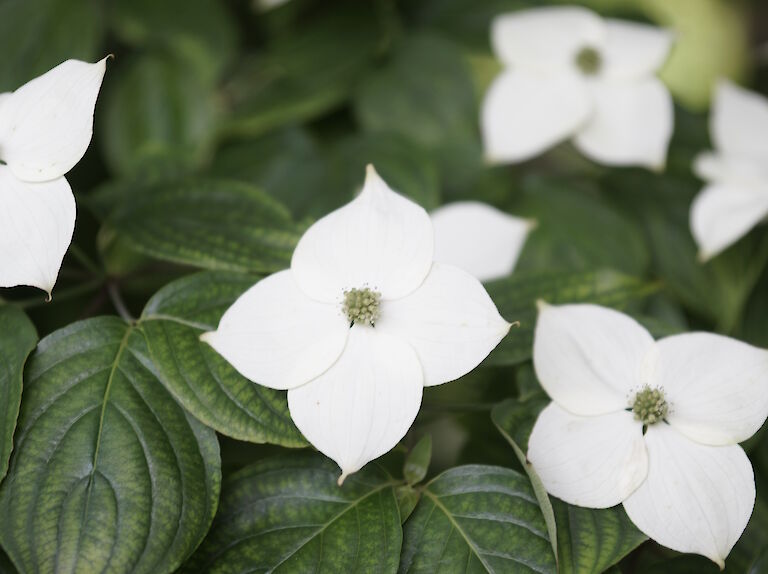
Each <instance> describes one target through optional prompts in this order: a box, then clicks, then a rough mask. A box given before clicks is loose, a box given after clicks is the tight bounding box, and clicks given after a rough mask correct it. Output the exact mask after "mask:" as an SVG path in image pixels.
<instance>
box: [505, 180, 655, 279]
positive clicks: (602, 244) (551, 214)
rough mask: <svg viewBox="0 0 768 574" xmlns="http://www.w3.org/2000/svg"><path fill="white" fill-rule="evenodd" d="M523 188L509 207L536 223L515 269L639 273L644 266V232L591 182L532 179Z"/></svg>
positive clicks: (646, 253)
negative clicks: (608, 203) (600, 270)
mask: <svg viewBox="0 0 768 574" xmlns="http://www.w3.org/2000/svg"><path fill="white" fill-rule="evenodd" d="M522 191H523V194H522V195H521V196H520V198H519V200H518V201H516V202H515V203H514V204H513V206H512V208H511V210H510V211H511V212H512V213H514V214H515V215H519V216H524V217H528V218H531V219H534V220H536V221H537V222H538V225H537V227H536V228H535V229H534V230H533V231H532V232H531V234H530V236H529V237H528V239H527V241H526V244H525V249H524V250H523V252H522V253H521V256H520V260H519V261H518V264H517V269H518V270H519V271H546V270H551V269H559V270H563V271H565V270H573V271H584V270H591V269H604V268H605V269H615V270H616V271H621V272H623V273H627V274H629V275H637V276H640V275H642V274H643V273H644V272H645V271H646V270H647V267H648V264H649V253H648V249H647V247H646V246H645V242H644V237H643V233H642V230H641V229H640V227H639V226H637V225H636V224H635V223H634V222H633V221H632V220H630V219H629V218H628V217H626V216H624V215H623V214H622V213H621V212H619V211H618V210H616V209H614V208H612V207H611V206H610V205H607V204H606V202H605V201H604V200H603V199H602V198H601V197H600V196H599V195H598V194H597V189H596V188H595V187H594V186H593V185H591V184H589V183H585V182H579V183H576V184H574V183H573V182H571V181H570V180H563V179H556V178H551V177H531V178H529V179H527V180H525V181H524V183H523V187H522ZM607 237H609V238H610V241H606V238H607Z"/></svg>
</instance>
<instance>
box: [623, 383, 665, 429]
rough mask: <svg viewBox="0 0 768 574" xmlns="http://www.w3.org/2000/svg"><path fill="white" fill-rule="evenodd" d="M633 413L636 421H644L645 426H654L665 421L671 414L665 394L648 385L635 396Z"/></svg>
mask: <svg viewBox="0 0 768 574" xmlns="http://www.w3.org/2000/svg"><path fill="white" fill-rule="evenodd" d="M632 412H633V413H635V420H637V421H642V423H643V424H644V425H652V424H654V423H657V422H659V421H660V420H662V419H664V417H666V416H667V413H668V412H669V405H668V404H667V401H666V400H665V399H664V392H663V391H662V390H661V389H652V388H651V387H649V386H648V385H646V386H645V387H643V388H642V389H641V390H640V391H639V392H638V393H637V394H636V395H635V401H634V402H633V403H632Z"/></svg>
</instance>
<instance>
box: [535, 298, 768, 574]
mask: <svg viewBox="0 0 768 574" xmlns="http://www.w3.org/2000/svg"><path fill="white" fill-rule="evenodd" d="M533 360H534V366H535V368H536V374H537V376H538V378H539V381H540V382H541V384H542V386H543V387H544V389H545V390H546V392H547V393H548V394H549V396H550V398H552V400H553V402H552V403H550V404H549V406H547V407H546V408H545V409H544V410H543V411H542V413H541V414H540V415H539V418H538V420H537V421H536V425H535V426H534V428H533V432H532V433H531V437H530V441H529V443H528V458H529V460H530V461H531V463H532V464H533V466H534V468H535V469H536V471H537V472H538V474H539V476H540V477H541V479H542V481H543V482H544V486H545V487H546V488H547V491H548V492H549V493H550V494H552V495H554V496H556V497H558V498H561V499H563V500H565V501H566V502H569V503H571V504H575V505H578V506H587V507H590V508H607V507H610V506H614V505H616V504H619V503H623V504H624V508H625V510H626V511H627V514H628V516H629V518H630V519H631V520H632V522H634V523H635V525H636V526H637V527H638V528H639V529H640V530H642V531H643V532H644V533H645V534H647V535H648V536H649V537H650V538H652V539H653V540H655V541H656V542H658V543H659V544H662V545H664V546H667V547H669V548H672V549H673V550H677V551H679V552H695V553H697V554H702V555H704V556H706V557H708V558H710V559H711V560H713V561H714V562H716V563H717V564H719V565H720V567H721V568H722V567H723V564H724V560H725V557H726V556H727V555H728V553H729V552H730V550H731V548H733V545H734V544H735V543H736V541H737V540H738V538H739V536H741V533H742V532H743V530H744V528H745V527H746V525H747V522H748V521H749V517H750V515H751V514H752V507H753V505H754V501H755V483H754V476H753V473H752V465H751V464H750V462H749V459H748V458H747V455H746V454H745V453H744V451H743V450H742V448H741V447H740V446H738V444H737V443H739V442H741V441H744V440H746V439H748V438H749V437H750V436H752V435H753V434H754V433H755V432H756V431H757V430H758V429H759V428H760V427H761V426H762V424H763V422H764V421H765V418H766V415H768V351H764V350H762V349H757V348H755V347H752V346H750V345H747V344H746V343H742V342H740V341H736V340H734V339H730V338H727V337H723V336H720V335H712V334H708V333H686V334H682V335H674V336H671V337H666V338H664V339H661V340H659V341H654V340H653V338H652V337H651V335H650V334H649V333H648V331H646V330H645V329H644V328H643V327H642V326H640V325H639V324H638V323H637V322H635V321H634V320H633V319H632V318H630V317H628V316H626V315H623V314H621V313H619V312H617V311H613V310H611V309H606V308H603V307H598V306H594V305H564V306H559V307H555V306H549V305H546V304H542V305H541V306H540V312H539V320H538V323H537V325H536V333H535V339H534V349H533ZM644 429H645V433H644Z"/></svg>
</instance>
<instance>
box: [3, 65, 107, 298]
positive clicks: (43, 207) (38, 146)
mask: <svg viewBox="0 0 768 574" xmlns="http://www.w3.org/2000/svg"><path fill="white" fill-rule="evenodd" d="M105 67H106V58H104V59H103V60H101V61H100V62H96V63H95V64H89V63H87V62H80V61H78V60H67V61H66V62H63V63H62V64H59V65H58V66H56V67H55V68H53V69H52V70H50V71H48V72H46V73H45V74H43V75H42V76H39V77H37V78H35V79H34V80H31V81H30V82H27V83H26V84H24V85H23V86H21V87H20V88H19V89H17V90H16V91H15V92H11V93H4V94H0V287H15V286H16V285H29V286H32V287H38V288H40V289H42V290H44V291H46V292H47V293H48V295H49V296H50V293H51V290H52V289H53V286H54V284H55V283H56V278H57V277H58V274H59V269H60V267H61V262H62V260H63V259H64V254H65V253H66V251H67V248H68V247H69V244H70V242H71V241H72V233H73V232H74V228H75V215H76V210H75V199H74V197H73V195H72V190H71V189H70V187H69V184H68V183H67V180H66V179H64V174H65V173H67V172H68V171H69V170H70V169H72V168H73V167H74V166H75V164H76V163H77V162H78V161H80V158H82V157H83V154H85V150H86V149H88V145H89V144H90V142H91V135H92V133H93V110H94V107H95V105H96V97H97V96H98V93H99V89H100V87H101V81H102V79H103V78H104V70H105Z"/></svg>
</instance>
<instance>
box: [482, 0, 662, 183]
mask: <svg viewBox="0 0 768 574" xmlns="http://www.w3.org/2000/svg"><path fill="white" fill-rule="evenodd" d="M491 43H492V45H493V49H494V52H495V53H496V56H497V57H498V59H499V60H500V61H501V62H502V64H503V65H504V66H505V68H506V69H505V70H504V71H503V72H501V74H499V76H498V77H497V78H496V79H495V80H494V82H493V84H492V85H491V87H490V89H489V90H488V93H487V94H486V97H485V102H484V104H483V110H482V130H483V139H484V141H485V150H486V156H487V157H488V159H489V161H493V162H518V161H523V160H526V159H529V158H532V157H534V156H536V155H538V154H540V153H541V152H543V151H545V150H547V149H549V148H550V147H552V146H553V145H555V144H557V143H559V142H562V141H565V140H566V139H569V138H573V142H574V144H575V145H576V147H577V148H578V149H579V150H581V152H582V153H583V154H585V155H586V156H588V157H589V158H591V159H593V160H594V161H597V162H600V163H604V164H607V165H622V166H628V165H638V166H646V167H650V168H654V169H659V168H661V167H663V166H664V163H665V161H666V155H667V145H668V143H669V139H670V137H671V135H672V126H673V109H672V99H671V97H670V95H669V92H668V91H667V88H666V87H665V86H664V85H663V84H662V83H661V81H660V80H659V79H658V78H656V76H655V72H656V71H657V70H658V69H659V68H660V67H661V66H662V64H663V63H664V62H665V60H666V58H667V54H668V52H669V49H670V46H671V44H672V34H670V33H669V32H668V31H666V30H662V29H660V28H655V27H652V26H646V25H642V24H636V23H633V22H625V21H621V20H604V19H602V18H600V17H599V16H598V15H597V14H595V13H594V12H592V11H590V10H587V9H586V8H579V7H547V8H533V9H530V10H525V11H520V12H515V13H511V14H505V15H502V16H498V17H497V18H496V19H495V20H494V21H493V25H492V29H491Z"/></svg>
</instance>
